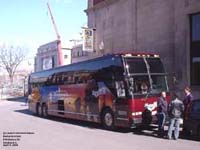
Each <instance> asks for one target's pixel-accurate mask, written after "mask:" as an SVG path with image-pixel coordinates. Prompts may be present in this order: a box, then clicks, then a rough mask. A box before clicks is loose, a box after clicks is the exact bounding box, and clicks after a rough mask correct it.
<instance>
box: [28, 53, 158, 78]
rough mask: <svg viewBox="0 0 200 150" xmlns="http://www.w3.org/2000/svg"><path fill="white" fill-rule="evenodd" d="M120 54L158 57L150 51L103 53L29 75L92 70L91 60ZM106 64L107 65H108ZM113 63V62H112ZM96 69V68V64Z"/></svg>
mask: <svg viewBox="0 0 200 150" xmlns="http://www.w3.org/2000/svg"><path fill="white" fill-rule="evenodd" d="M121 56H135V57H143V56H147V57H159V55H156V54H150V53H137V52H136V53H116V54H108V55H104V56H101V57H97V58H94V59H90V60H86V61H82V62H77V63H73V64H69V65H64V66H60V67H56V68H52V69H48V70H43V71H39V72H34V73H32V74H31V75H30V76H31V78H47V77H49V76H51V75H53V74H55V73H59V72H66V71H92V70H94V69H93V68H94V65H92V64H91V62H95V61H101V60H109V59H111V58H113V57H115V58H119V57H121ZM120 63H121V62H119V59H118V61H117V63H116V62H115V64H118V66H119V65H122V63H121V64H120ZM98 64H99V65H102V63H98ZM110 64H111V63H110ZM110 64H108V66H109V65H110ZM113 65H114V64H113ZM95 67H97V68H96V70H98V66H95Z"/></svg>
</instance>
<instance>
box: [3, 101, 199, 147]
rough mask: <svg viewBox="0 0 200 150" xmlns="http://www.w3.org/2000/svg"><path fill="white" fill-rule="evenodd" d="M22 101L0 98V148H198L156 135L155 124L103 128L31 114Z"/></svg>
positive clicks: (191, 143)
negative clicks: (125, 127) (148, 126)
mask: <svg viewBox="0 0 200 150" xmlns="http://www.w3.org/2000/svg"><path fill="white" fill-rule="evenodd" d="M27 108H28V106H26V105H25V104H24V103H23V102H20V101H0V132H1V138H0V139H1V141H2V142H1V147H0V149H1V150H157V149H160V150H199V149H200V142H199V141H195V140H188V139H178V140H177V141H175V140H167V139H162V138H158V137H157V136H156V134H155V131H156V130H157V129H156V128H153V127H152V128H151V129H150V130H146V131H143V132H139V131H138V130H118V131H115V132H114V131H106V130H104V129H102V128H101V126H100V125H97V124H92V123H87V122H81V121H73V120H66V119H61V118H59V119H57V118H54V117H53V118H50V119H44V118H40V117H36V116H34V115H32V114H31V113H30V112H29V111H28V110H27Z"/></svg>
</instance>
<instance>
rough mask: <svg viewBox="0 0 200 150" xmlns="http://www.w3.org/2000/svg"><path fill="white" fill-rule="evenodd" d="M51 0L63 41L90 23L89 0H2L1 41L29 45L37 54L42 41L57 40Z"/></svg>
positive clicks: (31, 55) (74, 35)
mask: <svg viewBox="0 0 200 150" xmlns="http://www.w3.org/2000/svg"><path fill="white" fill-rule="evenodd" d="M47 2H48V3H49V5H50V7H51V11H52V13H53V17H54V20H55V22H56V25H57V28H58V31H59V34H60V36H61V40H62V43H68V42H69V40H70V39H74V38H78V37H79V33H80V32H81V27H83V26H85V25H86V24H87V15H86V13H85V12H84V10H85V9H86V8H87V0H0V18H1V20H0V43H7V44H11V45H18V46H23V47H27V48H28V49H29V55H30V57H33V56H34V55H35V54H36V51H37V48H38V47H39V46H40V45H43V44H46V43H48V42H51V41H54V40H56V38H57V36H56V33H55V30H54V27H53V24H52V21H51V17H50V14H49V12H48V8H47ZM30 57H29V58H30Z"/></svg>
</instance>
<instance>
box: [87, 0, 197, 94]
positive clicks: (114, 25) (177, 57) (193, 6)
mask: <svg viewBox="0 0 200 150" xmlns="http://www.w3.org/2000/svg"><path fill="white" fill-rule="evenodd" d="M85 12H86V13H87V16H88V27H89V28H93V29H95V41H94V51H96V53H99V55H102V54H107V53H114V52H123V51H132V52H134V51H145V52H153V53H156V54H159V55H160V56H161V58H162V61H163V62H164V65H165V68H166V71H167V72H168V73H169V75H170V77H169V79H171V80H170V81H171V82H170V85H171V88H173V87H174V86H173V84H172V83H173V82H172V79H176V82H175V83H176V84H175V85H176V87H175V88H176V89H178V90H182V89H183V87H184V86H186V85H189V86H191V87H192V89H193V94H194V95H195V96H199V97H200V92H199V91H200V0H88V8H87V10H85ZM102 43H103V45H104V47H103V49H102V47H101V45H102Z"/></svg>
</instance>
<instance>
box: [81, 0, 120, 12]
mask: <svg viewBox="0 0 200 150" xmlns="http://www.w3.org/2000/svg"><path fill="white" fill-rule="evenodd" d="M117 1H119V0H104V1H102V2H99V3H98V4H96V5H94V6H92V7H90V8H87V9H86V10H84V12H85V13H89V12H91V11H94V10H96V9H100V8H103V7H105V6H108V5H110V4H112V3H115V2H117Z"/></svg>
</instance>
